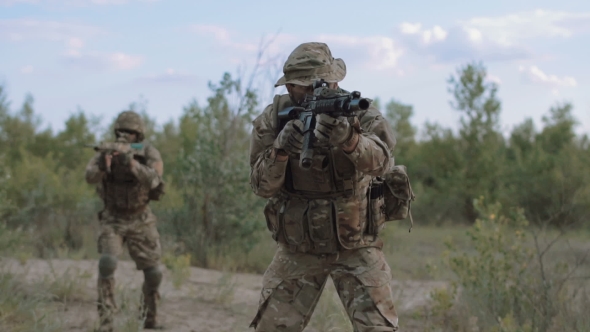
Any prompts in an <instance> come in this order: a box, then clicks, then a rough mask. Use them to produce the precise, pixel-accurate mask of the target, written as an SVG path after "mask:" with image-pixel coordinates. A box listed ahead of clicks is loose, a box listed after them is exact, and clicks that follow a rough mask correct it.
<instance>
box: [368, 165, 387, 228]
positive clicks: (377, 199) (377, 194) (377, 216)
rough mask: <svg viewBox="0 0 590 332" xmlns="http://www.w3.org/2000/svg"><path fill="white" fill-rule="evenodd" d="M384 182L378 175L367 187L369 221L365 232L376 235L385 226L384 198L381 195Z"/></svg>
mask: <svg viewBox="0 0 590 332" xmlns="http://www.w3.org/2000/svg"><path fill="white" fill-rule="evenodd" d="M383 188H384V183H383V180H382V179H381V178H379V177H377V178H375V179H373V181H371V185H370V187H369V193H368V195H369V208H368V212H369V218H368V219H369V222H368V225H367V227H368V229H367V234H369V235H377V234H379V232H381V230H382V229H383V227H385V199H384V196H383Z"/></svg>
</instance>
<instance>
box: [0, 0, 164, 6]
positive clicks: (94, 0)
mask: <svg viewBox="0 0 590 332" xmlns="http://www.w3.org/2000/svg"><path fill="white" fill-rule="evenodd" d="M158 1H160V0H0V5H2V6H12V5H15V4H19V3H30V4H44V5H54V6H87V5H98V6H107V5H124V4H127V3H132V2H140V3H152V2H158Z"/></svg>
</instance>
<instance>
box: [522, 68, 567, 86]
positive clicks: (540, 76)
mask: <svg viewBox="0 0 590 332" xmlns="http://www.w3.org/2000/svg"><path fill="white" fill-rule="evenodd" d="M518 71H519V72H521V75H522V77H523V78H524V79H525V81H527V82H530V83H537V84H545V85H549V86H552V87H554V91H557V90H556V89H555V87H576V86H577V85H578V82H577V81H576V79H575V78H573V77H571V76H563V77H558V76H556V75H548V74H546V73H545V72H543V71H542V70H541V69H539V67H537V66H529V67H528V68H527V67H524V66H520V67H519V68H518Z"/></svg>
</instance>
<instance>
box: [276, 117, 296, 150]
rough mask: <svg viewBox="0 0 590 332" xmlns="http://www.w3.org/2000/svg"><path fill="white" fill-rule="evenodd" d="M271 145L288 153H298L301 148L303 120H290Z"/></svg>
mask: <svg viewBox="0 0 590 332" xmlns="http://www.w3.org/2000/svg"><path fill="white" fill-rule="evenodd" d="M273 147H274V148H275V149H278V150H285V151H286V152H287V153H289V154H293V155H295V154H299V153H301V150H302V148H303V122H301V120H299V119H294V120H290V121H289V122H287V124H285V127H284V128H283V130H281V132H280V133H279V136H278V137H277V138H276V139H275V141H274V144H273Z"/></svg>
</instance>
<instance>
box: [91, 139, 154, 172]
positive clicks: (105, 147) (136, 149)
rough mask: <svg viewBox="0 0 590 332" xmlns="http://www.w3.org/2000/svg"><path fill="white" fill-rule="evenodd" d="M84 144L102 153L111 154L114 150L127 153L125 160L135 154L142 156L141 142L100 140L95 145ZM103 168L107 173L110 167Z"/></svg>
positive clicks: (133, 156)
mask: <svg viewBox="0 0 590 332" xmlns="http://www.w3.org/2000/svg"><path fill="white" fill-rule="evenodd" d="M85 146H86V147H89V148H92V149H94V151H96V152H101V153H102V154H103V155H112V154H114V153H115V152H118V153H119V154H122V155H123V154H124V155H127V157H128V158H125V160H130V159H133V158H136V157H137V156H140V157H143V154H142V153H141V151H142V150H143V143H125V142H100V143H99V144H97V145H93V144H86V145H85ZM105 168H106V171H107V173H111V168H110V167H106V166H105Z"/></svg>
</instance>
